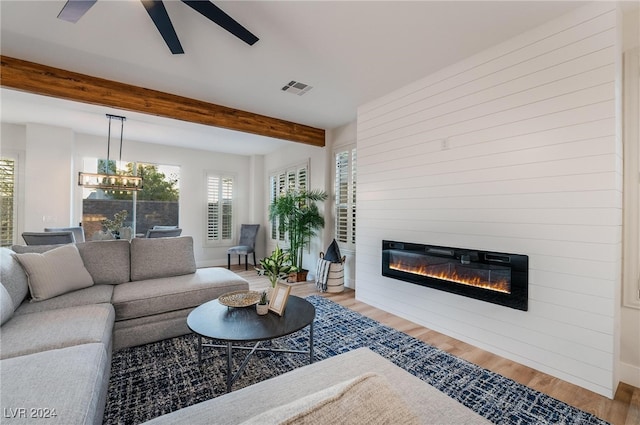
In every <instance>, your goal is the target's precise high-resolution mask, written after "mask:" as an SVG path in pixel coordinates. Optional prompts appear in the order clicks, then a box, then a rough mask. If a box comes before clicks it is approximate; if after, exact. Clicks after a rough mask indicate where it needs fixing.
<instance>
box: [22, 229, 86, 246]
mask: <svg viewBox="0 0 640 425" xmlns="http://www.w3.org/2000/svg"><path fill="white" fill-rule="evenodd" d="M22 239H24V242H25V243H26V244H27V245H60V244H68V243H75V241H76V239H75V237H74V236H73V232H72V231H71V230H65V231H62V232H22Z"/></svg>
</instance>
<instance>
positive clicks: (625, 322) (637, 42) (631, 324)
mask: <svg viewBox="0 0 640 425" xmlns="http://www.w3.org/2000/svg"><path fill="white" fill-rule="evenodd" d="M623 22H624V25H623V49H624V51H625V52H629V51H631V50H633V49H636V51H637V49H638V46H640V6H639V5H638V4H636V6H635V8H634V9H630V10H628V11H627V12H626V13H625V15H624V21H623ZM635 78H636V81H635V85H636V88H635V90H638V89H637V87H638V79H640V76H638V75H636V76H635ZM628 89H631V87H629V88H628ZM626 94H627V93H626V92H625V95H626ZM638 98H640V92H636V93H635V97H633V96H631V93H629V96H627V97H626V99H627V100H629V101H630V100H631V99H635V102H638V100H637V99H638ZM625 117H627V118H628V122H627V123H626V125H628V126H630V127H631V126H635V131H630V130H628V133H627V134H635V140H625V160H626V161H625V162H626V163H627V164H631V163H633V161H628V159H629V158H627V157H626V155H627V152H634V151H635V153H636V154H637V152H638V143H639V141H638V139H637V135H638V134H639V133H640V123H639V122H638V121H639V120H640V118H639V117H638V109H637V106H635V109H633V112H631V113H628V114H627V115H625ZM634 119H635V121H634ZM631 144H635V149H632V148H631V146H630V145H631ZM637 161H638V160H637V158H636V162H635V164H637V163H638V162H637ZM629 174H631V173H629ZM627 183H628V184H630V185H632V187H635V189H636V194H635V197H633V196H630V197H629V198H630V199H633V201H635V202H636V203H637V202H638V195H637V188H638V180H637V178H636V179H634V178H633V177H632V176H629V177H628V180H627V181H626V182H625V184H627ZM632 190H633V189H631V191H632ZM636 208H638V207H637V206H636ZM630 215H631V214H630ZM637 217H638V213H637V212H636V214H635V218H636V219H637ZM627 224H628V222H626V223H625V225H627ZM629 229H630V230H631V229H633V226H629ZM635 229H636V230H637V227H636V228H635ZM624 236H625V238H627V239H629V240H631V239H632V238H631V237H630V235H629V231H625V235H624ZM635 238H636V240H637V238H638V235H637V234H636V235H635ZM637 254H638V253H637V252H636V253H635V255H636V256H635V258H638V257H637ZM632 261H633V260H632ZM634 272H635V273H637V262H636V268H635V270H634ZM624 278H626V279H628V281H625V282H624V284H625V285H626V287H627V293H628V294H627V297H628V298H631V296H632V295H631V293H632V292H633V290H631V289H629V288H634V289H635V290H637V288H638V277H637V274H635V275H631V274H625V275H624V277H623V279H624ZM625 301H626V303H625V304H623V306H622V309H621V326H620V340H621V347H620V380H621V381H623V382H626V383H628V384H630V385H633V386H636V387H640V308H639V306H640V305H639V304H638V303H637V302H636V303H631V302H629V301H630V300H625Z"/></svg>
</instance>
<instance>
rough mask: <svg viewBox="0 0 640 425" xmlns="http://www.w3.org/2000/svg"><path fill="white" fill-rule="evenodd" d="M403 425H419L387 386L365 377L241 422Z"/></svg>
mask: <svg viewBox="0 0 640 425" xmlns="http://www.w3.org/2000/svg"><path fill="white" fill-rule="evenodd" d="M336 423H340V424H353V425H360V424H370V423H376V424H389V425H393V424H403V425H411V424H413V425H418V424H420V423H421V422H420V421H419V420H418V418H417V417H416V415H415V414H414V413H413V412H412V411H411V409H410V408H409V406H407V404H406V403H405V402H404V401H403V400H402V399H401V398H400V397H398V395H397V394H396V393H395V392H394V391H393V389H392V388H391V386H390V385H389V382H387V380H386V379H385V378H384V377H383V376H380V375H376V374H375V373H366V374H363V375H361V376H359V377H356V378H354V379H350V380H347V381H345V382H341V383H339V384H336V385H334V386H331V387H329V388H326V389H323V390H321V391H318V392H316V393H313V394H310V395H308V396H306V397H301V398H299V399H296V400H294V401H292V402H290V403H288V404H285V405H283V406H278V407H275V408H273V409H270V410H267V411H266V412H263V413H261V414H259V415H257V416H254V417H253V418H251V419H249V420H247V421H245V422H242V424H243V425H259V424H260V425H262V424H282V425H286V424H298V425H304V424H336Z"/></svg>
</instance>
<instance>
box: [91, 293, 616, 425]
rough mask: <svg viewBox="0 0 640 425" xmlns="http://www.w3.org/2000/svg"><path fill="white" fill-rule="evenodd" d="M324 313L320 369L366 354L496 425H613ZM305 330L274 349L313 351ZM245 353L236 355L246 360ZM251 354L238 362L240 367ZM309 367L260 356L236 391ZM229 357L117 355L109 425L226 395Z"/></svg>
mask: <svg viewBox="0 0 640 425" xmlns="http://www.w3.org/2000/svg"><path fill="white" fill-rule="evenodd" d="M307 299H308V300H309V301H310V302H311V303H312V304H313V305H315V307H316V320H315V322H314V339H315V344H314V352H315V358H316V361H319V360H322V359H325V358H328V357H331V356H335V355H337V354H340V353H344V352H346V351H350V350H353V349H356V348H359V347H369V348H370V349H371V350H373V351H375V352H377V353H378V354H380V355H382V356H383V357H386V358H387V359H389V360H390V361H392V362H393V363H395V364H397V365H398V366H400V367H402V368H404V369H405V370H407V371H409V372H410V373H412V374H413V375H415V376H417V377H419V378H421V379H422V380H424V381H426V382H428V383H429V384H431V385H432V386H434V387H436V388H437V389H439V390H440V391H442V392H444V393H446V394H447V395H449V396H450V397H452V398H453V399H455V400H457V401H459V402H460V403H462V404H464V405H465V406H467V407H469V408H470V409H472V410H474V411H475V412H477V413H478V414H480V415H482V416H484V417H485V418H487V419H488V420H490V421H492V422H494V423H496V424H567V425H568V424H576V425H578V424H580V425H584V424H594V425H595V424H602V425H603V424H607V422H605V421H603V420H601V419H599V418H597V417H596V416H594V415H592V414H590V413H587V412H584V411H582V410H579V409H576V408H575V407H572V406H569V405H568V404H566V403H563V402H561V401H558V400H556V399H554V398H552V397H549V396H547V395H545V394H542V393H539V392H537V391H535V390H532V389H530V388H528V387H526V386H524V385H521V384H519V383H517V382H515V381H513V380H511V379H508V378H505V377H503V376H501V375H498V374H496V373H493V372H491V371H489V370H486V369H483V368H481V367H479V366H476V365H474V364H472V363H469V362H467V361H465V360H462V359H459V358H457V357H455V356H453V355H451V354H448V353H446V352H444V351H442V350H440V349H437V348H435V347H432V346H430V345H428V344H425V343H424V342H422V341H420V340H417V339H415V338H413V337H411V336H409V335H407V334H404V333H402V332H399V331H397V330H395V329H392V328H389V327H387V326H384V325H382V324H380V323H379V322H376V321H375V320H372V319H369V318H367V317H365V316H362V315H361V314H359V313H356V312H354V311H351V310H349V309H347V308H345V307H342V306H340V305H339V304H336V303H334V302H332V301H330V300H328V299H326V298H323V297H320V296H311V297H309V298H307ZM308 336H309V332H308V330H307V329H303V330H302V331H300V332H297V333H294V334H292V335H290V336H288V337H284V338H280V339H278V340H275V341H273V346H274V347H276V348H289V349H294V350H305V349H306V348H307V347H308V345H307V344H308ZM239 351H240V350H236V353H238V352H239ZM245 354H246V353H242V352H241V353H239V355H238V358H234V362H236V366H237V365H238V364H239V363H240V362H241V361H242V359H243V356H244V355H245ZM307 363H308V357H307V356H306V355H303V354H282V353H271V352H258V353H256V355H254V357H253V358H252V359H251V360H250V361H249V363H248V365H247V367H246V369H245V371H244V372H243V375H242V376H241V377H240V378H239V379H238V380H237V381H236V382H235V383H234V386H233V389H234V390H237V389H239V388H242V387H246V386H248V385H251V384H253V383H255V382H259V381H262V380H264V379H267V378H271V377H273V376H276V375H279V374H282V373H285V372H287V371H290V370H293V369H295V368H297V367H300V366H304V365H306V364H307ZM225 373H226V355H225V353H224V351H223V350H221V349H205V351H204V352H203V365H202V367H200V366H198V359H197V338H196V337H195V336H194V335H185V336H182V337H177V338H172V339H169V340H165V341H160V342H157V343H153V344H147V345H143V346H140V347H132V348H126V349H123V350H119V351H116V352H115V353H114V355H113V361H112V368H111V379H110V382H109V393H108V398H107V407H106V411H105V420H104V423H105V424H137V423H141V422H144V421H146V420H149V419H152V418H154V417H156V416H160V415H162V414H165V413H168V412H172V411H174V410H177V409H180V408H182V407H186V406H189V405H192V404H195V403H199V402H201V401H204V400H208V399H210V398H213V397H217V396H220V395H222V394H224V393H225V382H226V381H225V379H226V375H225Z"/></svg>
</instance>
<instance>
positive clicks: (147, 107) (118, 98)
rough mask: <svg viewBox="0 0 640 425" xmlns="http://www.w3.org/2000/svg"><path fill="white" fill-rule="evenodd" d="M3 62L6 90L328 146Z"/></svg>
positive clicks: (169, 99)
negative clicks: (10, 89)
mask: <svg viewBox="0 0 640 425" xmlns="http://www.w3.org/2000/svg"><path fill="white" fill-rule="evenodd" d="M0 60H1V62H2V66H1V68H0V85H1V86H3V87H7V88H12V89H16V90H20V91H25V92H30V93H35V94H40V95H45V96H51V97H57V98H61V99H66V100H72V101H76V102H83V103H90V104H93V105H100V106H107V107H113V108H118V109H124V110H127V111H133V112H141V113H143V114H150V115H156V116H160V117H166V118H173V119H177V120H181V121H188V122H193V123H198V124H204V125H210V126H214V127H221V128H226V129H229V130H236V131H242V132H245V133H252V134H257V135H260V136H267V137H274V138H277V139H283V140H289V141H292V142H298V143H304V144H308V145H312V146H320V147H322V146H324V145H325V131H324V130H322V129H319V128H314V127H310V126H306V125H301V124H296V123H293V122H290V121H284V120H281V119H277V118H271V117H267V116H264V115H259V114H254V113H251V112H247V111H241V110H239V109H233V108H228V107H226V106H220V105H216V104H213V103H207V102H203V101H200V100H196V99H190V98H187V97H182V96H177V95H174V94H170V93H164V92H160V91H157V90H152V89H146V88H142V87H137V86H132V85H129V84H124V83H119V82H117V81H111V80H105V79H102V78H97V77H91V76H89V75H84V74H79V73H76V72H71V71H66V70H64V69H59V68H53V67H50V66H46V65H41V64H37V63H34V62H27V61H24V60H21V59H15V58H11V57H8V56H0Z"/></svg>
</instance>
